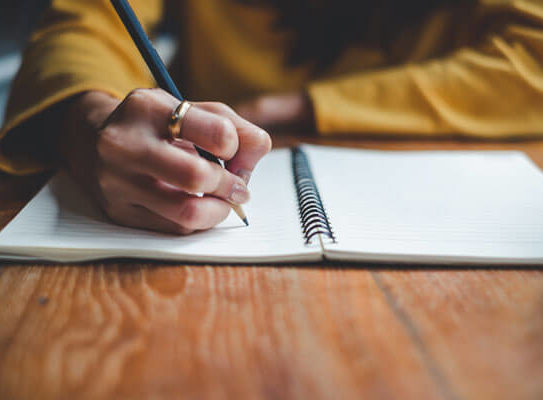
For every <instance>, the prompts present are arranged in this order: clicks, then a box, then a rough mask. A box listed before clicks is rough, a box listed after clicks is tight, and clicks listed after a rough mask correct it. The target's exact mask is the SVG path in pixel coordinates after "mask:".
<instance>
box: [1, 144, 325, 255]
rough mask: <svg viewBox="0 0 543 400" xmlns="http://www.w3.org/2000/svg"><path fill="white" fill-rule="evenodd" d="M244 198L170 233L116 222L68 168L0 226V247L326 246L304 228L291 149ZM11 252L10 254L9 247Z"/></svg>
mask: <svg viewBox="0 0 543 400" xmlns="http://www.w3.org/2000/svg"><path fill="white" fill-rule="evenodd" d="M249 188H250V190H251V194H252V198H251V201H250V202H249V203H248V204H247V205H245V206H244V209H245V212H246V214H247V216H248V218H249V222H250V226H249V227H245V225H244V224H243V222H241V221H240V220H239V218H238V217H237V216H236V215H235V214H234V213H233V212H231V213H230V216H229V217H228V219H227V220H226V221H224V222H223V223H221V224H220V225H218V226H217V227H216V228H213V229H211V230H209V231H205V232H200V233H195V234H192V235H188V236H172V235H165V234H159V233H153V232H149V231H144V230H139V229H130V228H124V227H121V226H118V225H115V224H113V223H111V222H110V221H108V219H107V218H106V217H105V216H104V215H103V214H102V213H101V212H100V210H99V209H98V208H97V206H96V205H95V204H94V203H93V202H92V201H90V199H89V198H87V197H86V196H85V195H84V194H83V193H82V192H81V191H80V190H79V188H78V187H77V186H76V185H75V184H74V183H73V182H72V181H71V180H70V179H69V178H68V177H66V176H65V175H57V176H56V177H55V178H53V180H52V181H51V182H50V183H49V184H48V185H47V186H45V187H44V188H43V189H42V190H41V192H40V193H39V194H38V195H37V196H36V197H35V198H34V199H33V200H32V201H31V202H30V203H29V204H28V205H27V207H25V208H24V209H23V211H22V212H21V213H20V214H19V215H18V216H17V217H16V218H15V219H14V220H13V221H12V222H11V223H10V224H9V225H8V226H7V227H6V228H5V229H4V230H3V231H2V232H1V233H0V254H4V256H5V255H6V254H11V255H13V256H21V255H22V256H29V257H34V258H39V259H46V260H53V261H65V262H68V261H81V260H89V259H98V258H109V257H142V258H158V259H172V260H185V261H198V262H208V261H213V262H233V261H238V262H265V261H275V262H277V261H287V260H289V261H290V260H292V261H312V260H319V259H321V249H320V248H318V247H307V246H305V245H304V238H303V236H302V233H301V228H300V222H299V219H298V213H297V200H296V195H295V190H294V184H293V177H292V172H291V166H290V152H289V151H288V150H286V149H285V150H277V151H273V152H272V153H270V154H269V155H268V156H267V157H265V158H264V160H262V162H261V163H260V164H259V166H258V167H257V169H256V170H255V172H254V174H253V178H252V180H251V183H250V185H249ZM8 258H9V255H8Z"/></svg>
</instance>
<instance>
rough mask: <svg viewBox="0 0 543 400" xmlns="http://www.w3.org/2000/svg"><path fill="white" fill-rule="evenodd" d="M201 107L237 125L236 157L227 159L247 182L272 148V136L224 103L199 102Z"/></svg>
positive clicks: (235, 171)
mask: <svg viewBox="0 0 543 400" xmlns="http://www.w3.org/2000/svg"><path fill="white" fill-rule="evenodd" d="M199 107H201V108H203V109H204V110H207V111H210V112H214V113H216V114H220V115H224V116H225V117H227V118H228V119H229V120H230V121H231V122H232V123H233V125H234V126H235V128H236V131H237V136H238V142H239V145H238V149H237V152H236V154H235V155H234V157H232V158H228V159H227V160H229V161H228V164H227V168H228V170H229V171H232V173H234V174H235V175H237V176H239V177H241V178H242V179H243V180H244V181H245V182H246V183H247V182H248V181H249V179H250V176H251V173H252V171H253V169H254V168H255V166H256V164H257V163H258V161H260V160H261V159H262V157H264V156H265V155H266V154H267V153H268V152H269V151H270V150H271V147H272V142H271V138H270V136H269V135H268V133H267V132H266V131H264V130H263V129H261V128H259V127H258V126H256V125H254V124H252V123H250V122H249V121H247V120H245V119H243V118H241V117H240V116H239V115H238V114H237V113H236V112H235V111H234V110H232V109H231V108H230V107H228V106H226V105H224V104H221V103H199Z"/></svg>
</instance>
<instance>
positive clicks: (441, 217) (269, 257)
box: [0, 146, 543, 264]
mask: <svg viewBox="0 0 543 400" xmlns="http://www.w3.org/2000/svg"><path fill="white" fill-rule="evenodd" d="M250 189H251V193H252V200H251V201H250V203H249V204H247V205H246V206H245V211H246V213H247V215H248V216H249V220H250V223H251V225H250V226H249V227H245V226H244V225H243V223H242V222H241V221H239V219H238V218H237V216H236V215H235V214H233V213H231V215H230V216H229V218H228V219H227V220H226V221H224V222H223V223H221V224H220V225H219V226H217V227H216V228H214V229H211V230H209V231H206V232H200V233H196V234H193V235H189V236H184V237H177V236H171V235H165V234H160V233H153V232H148V231H143V230H136V229H129V228H124V227H121V226H117V225H114V224H112V223H111V222H109V221H108V220H107V218H106V217H105V216H104V215H103V214H102V213H101V212H100V210H98V209H97V207H96V206H95V205H94V204H93V202H91V201H90V200H89V199H88V198H87V197H86V196H85V195H83V194H82V193H81V191H80V190H79V189H78V187H77V186H76V185H75V184H74V183H73V182H71V180H70V179H69V178H67V177H66V176H65V175H62V174H60V175H57V176H55V177H54V178H53V179H52V180H51V182H49V183H48V184H47V185H46V186H45V187H44V188H43V189H42V190H41V191H40V192H39V193H38V195H37V196H36V197H35V198H34V199H33V200H32V201H31V202H30V203H29V204H28V205H27V206H26V207H25V208H24V209H23V210H22V211H21V213H20V214H19V215H18V216H17V217H16V218H15V219H14V220H13V221H12V222H11V223H10V224H9V225H8V226H7V227H6V228H5V229H4V230H3V231H2V232H1V233H0V254H2V255H3V257H4V258H14V259H21V258H22V259H43V260H52V261H61V262H73V261H82V260H90V259H100V258H111V257H130V258H153V259H169V260H180V261H181V260H182V261H197V262H251V263H253V262H257V263H264V262H272V261H273V262H287V261H288V262H300V261H318V260H321V259H323V258H326V259H331V260H351V261H362V260H368V261H369V260H373V261H376V260H380V261H405V262H422V263H470V264H471V263H481V264H497V263H513V264H523V263H531V264H533V263H543V174H542V173H541V171H540V170H539V169H538V168H537V167H536V166H535V165H534V164H533V163H532V162H531V161H530V160H529V159H528V158H527V157H526V156H525V155H524V154H522V153H518V152H383V151H371V150H350V149H341V148H331V147H319V146H302V147H301V148H298V149H297V150H293V149H281V150H275V151H273V152H272V153H271V154H270V155H268V156H267V157H266V158H265V159H264V160H263V161H262V162H261V163H260V164H259V166H258V167H257V169H256V171H255V173H254V175H253V179H252V181H251V184H250Z"/></svg>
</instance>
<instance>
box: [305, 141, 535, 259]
mask: <svg viewBox="0 0 543 400" xmlns="http://www.w3.org/2000/svg"><path fill="white" fill-rule="evenodd" d="M305 150H306V152H307V154H308V157H309V159H310V162H311V166H312V169H313V172H314V175H315V177H316V181H317V185H318V187H319V190H320V192H321V196H322V199H323V202H324V204H325V207H326V209H327V213H328V215H329V218H330V220H331V223H332V227H333V229H334V230H335V233H336V236H337V243H336V244H330V245H329V244H326V245H325V247H326V251H325V255H326V257H328V258H331V259H349V260H353V259H359V260H362V259H368V260H388V261H393V260H395V261H407V262H412V261H422V262H429V263H437V262H455V261H458V262H470V263H472V262H473V263H476V262H482V263H499V262H510V263H534V262H543V174H542V173H541V171H540V170H539V169H538V168H537V167H536V166H535V164H533V163H532V161H531V160H529V158H528V157H527V156H525V155H524V154H523V153H519V152H384V151H364V150H348V149H339V148H323V147H317V146H307V147H305Z"/></svg>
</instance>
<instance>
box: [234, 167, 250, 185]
mask: <svg viewBox="0 0 543 400" xmlns="http://www.w3.org/2000/svg"><path fill="white" fill-rule="evenodd" d="M236 175H237V176H239V177H240V178H241V179H243V182H245V184H246V185H247V184H248V183H249V180H250V179H251V171H249V170H246V169H240V170H238V172H237V174H236Z"/></svg>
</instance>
